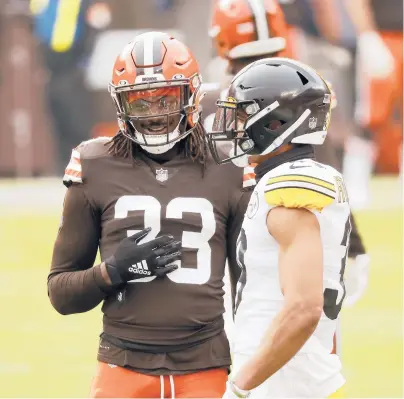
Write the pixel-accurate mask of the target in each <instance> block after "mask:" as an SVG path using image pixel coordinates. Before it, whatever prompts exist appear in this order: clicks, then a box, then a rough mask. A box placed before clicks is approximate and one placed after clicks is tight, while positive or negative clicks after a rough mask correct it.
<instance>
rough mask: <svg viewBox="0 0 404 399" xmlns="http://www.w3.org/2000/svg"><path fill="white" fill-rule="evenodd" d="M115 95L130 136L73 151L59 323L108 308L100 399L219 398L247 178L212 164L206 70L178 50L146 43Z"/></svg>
mask: <svg viewBox="0 0 404 399" xmlns="http://www.w3.org/2000/svg"><path fill="white" fill-rule="evenodd" d="M109 87H110V93H111V96H112V99H113V102H114V104H115V107H116V112H117V119H118V124H119V128H120V130H119V132H118V133H117V134H116V135H115V136H114V137H113V138H112V139H110V138H99V139H94V140H90V141H87V142H84V143H82V144H81V145H79V146H78V147H77V148H76V149H75V150H73V153H72V158H71V161H70V163H69V165H68V166H67V168H66V173H65V176H64V183H65V185H66V186H67V187H68V190H67V194H66V197H65V203H64V212H63V220H62V224H61V227H60V229H59V233H58V236H57V239H56V243H55V246H54V251H53V259H52V266H51V272H50V274H49V278H48V289H49V296H50V300H51V302H52V304H53V306H54V307H55V309H56V310H58V311H59V312H60V313H62V314H74V313H80V312H86V311H88V310H91V309H92V308H94V307H95V306H97V305H98V304H99V303H100V302H103V308H102V310H103V313H104V318H103V321H104V323H103V333H102V334H101V340H100V345H99V350H98V361H99V363H98V369H97V375H96V377H95V378H94V380H93V384H92V388H91V397H131V398H146V397H147V398H155V397H160V396H161V397H195V398H201V397H221V396H222V395H223V393H224V391H225V384H226V380H227V374H228V369H229V367H230V364H231V358H230V350H229V343H228V340H227V337H226V333H225V331H224V321H223V313H224V310H225V309H224V307H223V295H224V291H223V276H224V271H225V263H226V259H228V260H229V266H231V268H232V270H234V272H235V273H237V276H238V275H239V267H238V266H237V263H236V262H235V255H236V248H235V246H236V240H237V236H238V232H239V231H240V226H241V222H242V219H243V216H244V212H245V209H246V204H247V201H248V198H249V194H248V193H243V192H242V190H241V186H242V170H240V169H238V168H236V167H235V166H233V165H228V167H226V168H221V167H219V166H217V165H216V164H215V163H214V161H213V160H212V159H211V157H210V156H209V153H208V150H207V147H206V141H205V133H204V130H203V127H202V125H201V122H200V112H201V109H200V106H199V102H200V99H201V97H202V93H201V76H200V73H199V67H198V64H197V62H196V60H195V58H194V56H193V55H192V53H191V52H190V51H189V49H188V48H187V47H186V46H185V45H184V44H183V43H182V42H180V41H179V40H177V39H175V38H174V37H172V36H170V35H168V34H165V33H161V32H147V33H143V34H141V35H138V36H136V37H135V38H134V39H133V40H132V41H131V42H130V43H128V44H127V45H126V46H125V48H124V49H123V50H122V51H121V53H120V54H119V55H118V57H117V58H116V62H115V64H114V67H113V73H112V81H111V83H110V86H109ZM145 228H147V229H148V230H144V229H145ZM139 232H140V233H139ZM161 233H162V235H161V236H160V234H161ZM132 235H133V237H132ZM156 236H158V237H157V238H156ZM125 237H129V238H125ZM121 240H122V241H121ZM141 240H142V241H141ZM174 240H176V241H174ZM140 241H141V242H140ZM98 247H99V248H100V253H101V260H102V263H101V264H100V265H97V266H95V267H92V266H93V263H94V260H95V257H96V254H97V249H98ZM180 251H181V252H182V255H181V260H180V263H176V265H177V266H176V267H177V268H178V269H177V270H174V271H173V269H172V266H171V265H172V263H173V262H174V261H175V260H178V258H179V255H180ZM165 266H167V267H165ZM167 273H168V274H167ZM230 274H231V275H232V273H230Z"/></svg>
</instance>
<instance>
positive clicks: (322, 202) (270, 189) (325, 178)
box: [263, 159, 348, 212]
mask: <svg viewBox="0 0 404 399" xmlns="http://www.w3.org/2000/svg"><path fill="white" fill-rule="evenodd" d="M264 178H265V179H266V182H265V186H263V190H264V197H265V200H266V202H267V203H268V204H269V205H271V206H284V207H286V208H306V209H310V210H317V211H320V212H321V211H322V210H323V209H324V208H325V207H327V206H329V205H331V204H332V203H334V201H335V200H336V199H337V197H338V196H339V195H341V194H340V193H341V192H342V193H346V190H345V187H344V185H343V184H344V183H343V180H342V177H341V175H340V173H338V172H337V171H336V170H335V169H333V168H331V167H330V166H327V165H323V164H321V163H318V162H316V161H314V160H311V159H303V160H299V161H295V162H288V163H285V164H283V165H281V166H278V167H277V168H275V169H274V170H272V171H271V172H269V173H267V175H266V176H265V177H264ZM344 195H345V194H344ZM346 197H347V196H346ZM342 200H344V202H347V200H348V199H347V198H342ZM339 202H342V201H339Z"/></svg>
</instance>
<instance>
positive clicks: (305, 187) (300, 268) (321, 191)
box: [208, 58, 351, 398]
mask: <svg viewBox="0 0 404 399" xmlns="http://www.w3.org/2000/svg"><path fill="white" fill-rule="evenodd" d="M228 96H229V97H228V98H227V99H226V100H224V101H222V100H219V101H218V102H217V106H218V110H217V112H216V116H215V121H214V126H213V132H211V133H209V134H208V142H209V145H210V150H211V152H212V155H213V156H214V157H215V159H216V162H218V163H225V162H229V161H232V162H234V163H236V164H237V165H238V166H240V167H244V166H245V165H247V164H248V163H249V162H250V163H252V162H253V163H257V164H258V166H256V168H255V173H256V175H257V177H258V180H259V182H258V184H257V185H256V187H255V189H254V192H253V193H252V196H251V200H250V203H249V206H248V210H247V212H246V215H245V217H244V222H243V226H242V229H241V233H240V236H239V240H238V261H239V265H240V267H241V269H242V273H241V277H240V279H239V282H238V292H237V297H236V309H235V331H234V342H233V350H234V352H233V370H232V374H231V376H230V378H229V381H228V385H227V391H226V394H225V396H224V397H227V398H232V397H247V396H249V395H250V396H251V397H254V398H290V397H302V398H303V397H305V398H316V397H319V398H325V397H328V396H329V395H331V394H333V393H335V392H336V391H337V390H339V388H341V387H342V385H343V384H344V383H345V380H344V377H343V376H342V374H341V362H340V360H339V357H338V355H336V354H332V353H331V350H332V347H333V337H334V334H335V331H336V326H337V320H338V316H339V312H340V310H341V306H342V302H343V300H344V297H345V287H344V282H343V275H344V270H345V264H346V258H347V251H348V246H349V236H350V230H351V222H350V207H349V204H348V196H347V193H346V189H345V186H344V182H343V179H342V176H341V174H340V173H339V172H337V171H336V170H335V169H334V168H332V167H330V166H328V165H325V164H321V163H318V162H316V161H315V159H314V150H313V145H321V144H322V143H323V142H324V139H325V137H326V135H327V129H328V125H329V122H330V114H331V92H330V89H329V87H328V85H327V83H326V82H325V81H324V80H323V79H322V78H321V76H320V75H318V73H317V72H315V71H314V70H313V69H312V68H310V67H308V66H306V65H304V64H302V63H300V62H297V61H293V60H290V59H286V58H267V59H262V60H259V61H256V62H254V63H252V64H250V65H248V66H247V67H245V68H244V69H243V70H241V71H240V72H239V73H238V74H237V75H236V76H235V77H234V79H233V80H232V83H231V85H230V87H229V92H228ZM226 147H227V149H226ZM223 152H224V153H226V154H229V155H228V156H227V157H226V158H223V157H222V155H221V154H222V153H223Z"/></svg>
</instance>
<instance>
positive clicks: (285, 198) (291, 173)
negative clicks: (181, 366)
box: [233, 159, 351, 398]
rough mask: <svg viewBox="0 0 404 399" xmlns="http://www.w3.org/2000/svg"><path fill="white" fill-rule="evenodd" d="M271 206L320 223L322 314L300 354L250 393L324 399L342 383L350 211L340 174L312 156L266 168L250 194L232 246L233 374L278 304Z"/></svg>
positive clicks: (280, 298) (280, 302)
mask: <svg viewBox="0 0 404 399" xmlns="http://www.w3.org/2000/svg"><path fill="white" fill-rule="evenodd" d="M276 206H284V207H289V208H305V209H308V210H310V211H311V212H313V213H314V214H315V215H316V217H317V219H318V222H319V225H320V229H321V239H322V243H323V258H324V268H323V270H324V271H323V275H324V280H323V281H324V283H323V284H324V311H323V314H322V316H321V320H320V322H319V324H318V326H317V328H316V330H315V332H314V334H313V335H312V336H311V337H310V338H309V340H308V341H307V342H306V344H305V345H304V346H303V348H302V349H301V350H300V351H299V353H298V354H297V355H296V356H295V357H294V358H293V359H291V361H290V362H289V363H288V364H286V365H285V366H284V367H283V368H282V369H281V370H280V371H279V372H278V373H276V374H275V375H274V376H272V377H271V378H269V379H268V380H267V381H266V382H265V383H264V384H262V385H261V386H260V387H258V388H257V389H256V390H254V391H253V392H252V396H253V397H254V396H256V397H312V398H313V397H327V396H328V395H330V394H331V393H333V392H335V391H336V390H337V389H339V388H340V387H341V386H342V385H343V384H344V382H345V380H344V378H343V377H342V375H341V363H340V361H339V358H338V356H337V355H334V354H331V351H332V348H333V337H334V334H335V331H336V328H337V318H338V315H339V312H340V310H341V306H342V302H343V299H344V296H345V287H344V283H343V274H344V270H345V262H346V257H347V249H348V243H349V235H350V230H351V224H350V208H349V204H348V197H347V193H346V189H345V186H344V182H343V179H342V176H341V174H340V173H339V172H337V171H336V170H335V169H333V168H332V167H330V166H327V165H323V164H320V163H318V162H315V161H314V160H311V159H302V160H299V161H295V162H288V163H285V164H282V165H280V166H278V167H276V168H274V169H273V170H270V171H269V172H268V173H266V174H265V176H263V177H262V178H261V180H260V181H259V183H258V184H257V186H256V187H255V190H254V192H253V194H252V196H251V200H250V203H249V205H248V208H247V211H246V214H245V217H244V222H243V226H242V229H241V232H240V236H239V239H238V244H237V251H238V262H239V265H240V267H241V268H242V274H241V277H240V280H239V282H238V285H237V297H236V315H235V326H234V342H233V350H234V356H233V360H234V361H233V371H234V372H237V370H238V369H239V368H240V367H241V366H242V364H243V363H244V362H245V361H247V360H248V358H249V357H250V356H251V355H252V354H253V353H254V352H255V350H256V349H257V348H258V346H259V343H260V340H261V338H262V336H263V334H264V333H265V331H266V330H267V329H268V327H269V325H270V323H271V321H272V320H273V318H274V317H275V316H276V315H277V313H278V312H279V310H280V309H281V307H282V305H283V295H282V292H281V288H280V283H279V273H278V253H279V244H278V243H277V242H276V241H275V239H274V238H273V237H272V236H271V235H270V234H269V232H268V229H267V224H266V219H267V215H268V212H269V211H270V210H271V209H272V208H274V207H276ZM302 256H304V253H302Z"/></svg>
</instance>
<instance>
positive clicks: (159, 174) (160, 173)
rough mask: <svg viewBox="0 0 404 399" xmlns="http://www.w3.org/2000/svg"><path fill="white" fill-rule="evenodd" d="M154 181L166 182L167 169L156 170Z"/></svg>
mask: <svg viewBox="0 0 404 399" xmlns="http://www.w3.org/2000/svg"><path fill="white" fill-rule="evenodd" d="M156 179H157V180H158V181H160V182H163V181H167V179H168V170H167V169H163V168H161V169H156Z"/></svg>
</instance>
